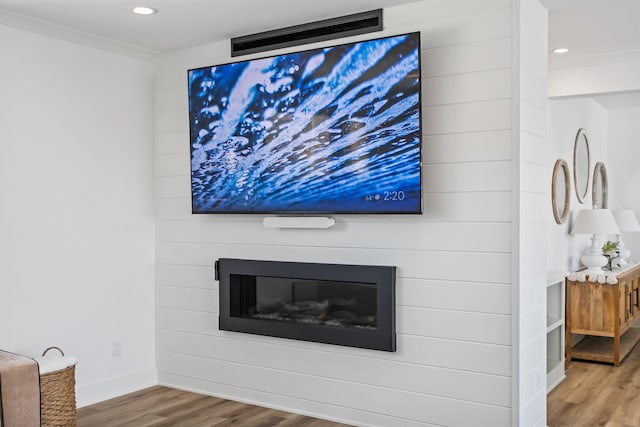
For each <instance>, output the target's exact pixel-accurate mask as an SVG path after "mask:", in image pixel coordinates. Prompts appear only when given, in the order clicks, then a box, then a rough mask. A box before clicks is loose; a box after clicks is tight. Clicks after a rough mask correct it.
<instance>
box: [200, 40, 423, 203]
mask: <svg viewBox="0 0 640 427" xmlns="http://www.w3.org/2000/svg"><path fill="white" fill-rule="evenodd" d="M188 84H189V125H190V140H191V141H190V143H191V195H192V208H193V213H272V214H328V213H421V212H422V203H421V201H422V197H421V133H420V130H421V104H420V34H419V33H411V34H404V35H398V36H392V37H385V38H379V39H375V40H367V41H361V42H355V43H348V44H341V45H336V46H331V47H325V48H319V49H312V50H306V51H302V52H296V53H288V54H283V55H278V56H272V57H268V58H261V59H252V60H248V61H242V62H234V63H230V64H223V65H216V66H209V67H203V68H198V69H194V70H189V72H188Z"/></svg>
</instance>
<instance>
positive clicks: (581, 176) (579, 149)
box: [573, 128, 591, 203]
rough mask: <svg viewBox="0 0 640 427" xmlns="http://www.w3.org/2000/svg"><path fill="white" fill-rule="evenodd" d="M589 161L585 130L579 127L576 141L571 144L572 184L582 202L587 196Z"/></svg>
mask: <svg viewBox="0 0 640 427" xmlns="http://www.w3.org/2000/svg"><path fill="white" fill-rule="evenodd" d="M589 162H590V159H589V141H588V140H587V131H586V130H585V129H582V128H581V129H578V133H577V135H576V141H575V143H574V145H573V184H574V186H575V190H576V196H577V197H578V201H579V202H580V203H584V201H585V199H586V198H587V192H588V191H589V174H590V169H591V167H590V166H589Z"/></svg>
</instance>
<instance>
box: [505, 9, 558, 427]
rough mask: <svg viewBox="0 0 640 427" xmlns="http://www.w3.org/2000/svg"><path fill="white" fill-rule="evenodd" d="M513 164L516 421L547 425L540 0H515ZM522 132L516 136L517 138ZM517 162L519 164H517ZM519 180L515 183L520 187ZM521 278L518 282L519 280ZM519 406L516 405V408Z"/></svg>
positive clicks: (543, 21)
mask: <svg viewBox="0 0 640 427" xmlns="http://www.w3.org/2000/svg"><path fill="white" fill-rule="evenodd" d="M514 17H515V18H514V21H515V22H516V23H517V24H516V26H515V28H516V29H514V40H515V41H516V42H515V43H514V46H517V48H516V49H515V51H514V54H515V57H516V58H517V59H514V64H517V65H515V67H514V70H515V73H514V75H516V76H517V77H516V78H514V82H515V85H514V103H516V104H517V109H516V110H515V112H514V113H515V115H516V119H514V129H513V131H514V140H516V141H518V143H516V144H515V145H514V148H515V149H514V165H516V164H517V165H518V168H519V173H518V175H517V176H516V177H514V178H515V179H516V180H517V187H518V191H517V192H514V202H515V203H514V204H515V206H517V208H515V207H514V211H515V210H517V212H518V219H517V221H516V224H514V225H515V227H514V228H515V229H517V230H518V231H517V232H516V233H515V234H516V240H515V241H516V242H517V243H516V244H515V247H514V258H513V261H514V298H515V305H516V306H517V307H518V309H517V311H518V312H519V316H518V318H517V324H518V326H517V327H515V328H514V338H513V346H514V365H515V366H517V370H514V372H513V375H514V388H515V389H516V390H517V391H518V397H517V400H518V407H517V413H516V414H514V425H519V426H536V427H538V426H541V427H544V426H545V425H546V397H547V393H546V390H547V387H546V351H545V349H546V326H547V323H546V318H547V316H546V305H547V299H546V286H545V285H546V280H545V273H546V252H545V243H546V226H547V225H546V223H547V221H546V220H547V217H548V215H547V210H550V206H549V205H550V202H549V201H548V198H547V195H546V192H545V190H546V182H547V181H546V180H545V177H546V175H547V169H546V156H545V151H546V146H547V109H548V108H547V103H548V100H547V97H546V87H547V55H548V47H547V46H548V42H547V27H548V24H547V21H548V19H547V10H546V9H545V8H544V7H543V6H542V5H541V4H540V3H539V2H538V1H537V0H519V1H518V2H517V3H515V4H514ZM516 138H517V139H516ZM514 167H515V166H514ZM515 186H516V185H514V187H515ZM516 283H517V286H516V285H515V284H516ZM515 410H516V408H514V411H515Z"/></svg>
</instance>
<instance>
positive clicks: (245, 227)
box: [155, 0, 519, 426]
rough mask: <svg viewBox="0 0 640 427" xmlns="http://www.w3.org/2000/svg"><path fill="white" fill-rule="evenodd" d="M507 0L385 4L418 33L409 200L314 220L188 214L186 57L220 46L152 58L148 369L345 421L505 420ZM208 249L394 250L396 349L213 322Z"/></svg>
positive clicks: (325, 253)
mask: <svg viewBox="0 0 640 427" xmlns="http://www.w3.org/2000/svg"><path fill="white" fill-rule="evenodd" d="M510 6H511V1H510V0H481V1H478V0H457V1H455V2H451V1H448V0H446V1H445V0H434V1H430V2H420V3H414V4H409V5H405V6H399V7H395V8H391V9H388V10H385V20H386V29H385V31H384V34H383V35H386V34H389V35H391V34H398V33H400V32H409V31H421V35H422V37H421V39H422V60H421V63H422V70H423V78H424V82H423V83H424V87H423V113H424V118H423V136H424V140H423V150H422V154H423V163H424V166H423V181H424V187H423V190H424V194H423V202H424V203H423V205H424V213H423V214H422V215H419V216H413V215H411V216H355V215H336V216H335V217H336V225H335V226H334V227H333V228H331V229H328V230H321V231H319V230H278V229H275V230H274V229H266V228H264V227H263V226H262V224H261V221H262V218H263V215H192V214H191V206H190V193H189V191H190V183H189V153H188V122H187V110H186V101H185V100H186V70H187V69H190V68H194V67H200V66H205V65H210V64H215V63H223V62H228V61H229V60H230V59H229V58H228V57H227V56H226V55H227V49H228V46H227V45H226V44H224V45H223V44H220V43H214V44H211V45H208V46H203V47H201V48H194V49H190V50H188V51H181V52H175V53H172V54H168V55H164V56H163V57H162V59H161V61H160V65H159V68H158V74H157V82H156V83H157V84H156V87H157V91H158V96H157V97H156V104H155V110H156V114H157V115H156V117H157V120H158V121H157V123H156V135H157V138H156V153H157V156H156V163H155V164H156V176H157V180H156V186H157V188H156V206H157V209H156V211H157V218H158V221H157V227H158V230H157V236H158V243H157V268H156V271H157V276H158V278H157V282H158V343H159V349H160V351H159V357H158V366H159V370H160V378H161V380H162V381H163V382H165V383H167V384H170V385H174V386H178V387H190V388H195V389H197V390H199V391H205V392H208V393H212V394H218V395H225V396H227V397H231V398H237V399H239V400H249V401H254V402H255V403H259V404H264V405H268V406H269V405H271V406H277V407H281V408H284V409H288V410H293V411H298V412H303V413H305V412H310V413H313V415H315V416H321V417H322V416H325V417H328V418H334V419H341V420H344V421H347V422H351V423H352V424H357V425H380V426H383V425H384V426H413V425H448V426H463V425H474V426H476V425H492V426H508V425H510V423H511V416H512V410H511V406H512V405H513V404H515V403H514V402H512V394H511V389H512V379H511V374H512V368H513V367H512V359H511V358H512V347H511V345H512V335H511V325H512V317H511V314H512V305H511V300H512V285H511V282H512V263H513V259H512V245H513V243H512V242H513V236H512V232H511V230H512V213H513V212H512V207H513V205H512V197H513V189H512V182H513V174H514V173H519V171H518V170H515V171H514V170H513V166H512V165H513V163H512V161H511V160H512V153H513V148H512V136H511V135H512V131H511V127H512V110H513V107H514V104H513V101H512V93H511V91H512V86H513V81H512V75H513V73H512V69H511V66H512V64H511V58H512V56H511V53H512V51H511V43H512V40H511V30H512V21H511V20H512V16H511V14H512V9H511V7H510ZM365 38H367V37H366V36H365V37H356V38H350V39H349V40H355V39H365ZM327 44H330V43H324V44H322V43H321V44H312V45H309V46H308V47H310V48H313V47H318V46H323V45H324V46H326V45H327ZM293 50H298V49H297V48H290V49H284V50H281V51H278V52H277V53H280V52H286V51H293ZM260 56H265V55H259V54H258V55H253V56H249V57H248V58H253V57H260ZM221 257H234V258H247V259H273V260H287V261H304V262H330V263H332V262H334V263H341V264H380V265H396V266H397V267H398V279H397V283H396V286H397V292H396V295H397V301H396V304H397V306H396V310H397V342H398V351H397V352H395V353H386V352H376V351H370V350H365V349H357V348H348V347H341V346H331V345H324V344H319V343H308V342H302V341H293V340H287V339H278V338H272V337H264V336H258V335H250V334H239V333H233V332H225V331H218V329H217V322H218V318H217V310H218V308H217V285H216V283H215V282H213V280H212V277H211V275H212V271H211V269H212V265H213V262H214V260H215V259H217V258H221ZM261 356H262V357H261ZM327 360H329V361H330V363H326V361H327ZM358 362H361V363H358ZM327 365H331V367H332V369H328V368H327ZM479 423H480V424H479Z"/></svg>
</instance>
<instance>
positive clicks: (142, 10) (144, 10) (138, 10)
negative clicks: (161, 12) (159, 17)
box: [131, 6, 158, 15]
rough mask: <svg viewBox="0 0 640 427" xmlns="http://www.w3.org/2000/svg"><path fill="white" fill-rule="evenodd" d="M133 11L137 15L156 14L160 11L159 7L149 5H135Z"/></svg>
mask: <svg viewBox="0 0 640 427" xmlns="http://www.w3.org/2000/svg"><path fill="white" fill-rule="evenodd" d="M131 12H133V13H135V14H136V15H155V14H156V13H158V9H154V8H152V7H147V6H134V7H132V8H131Z"/></svg>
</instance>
